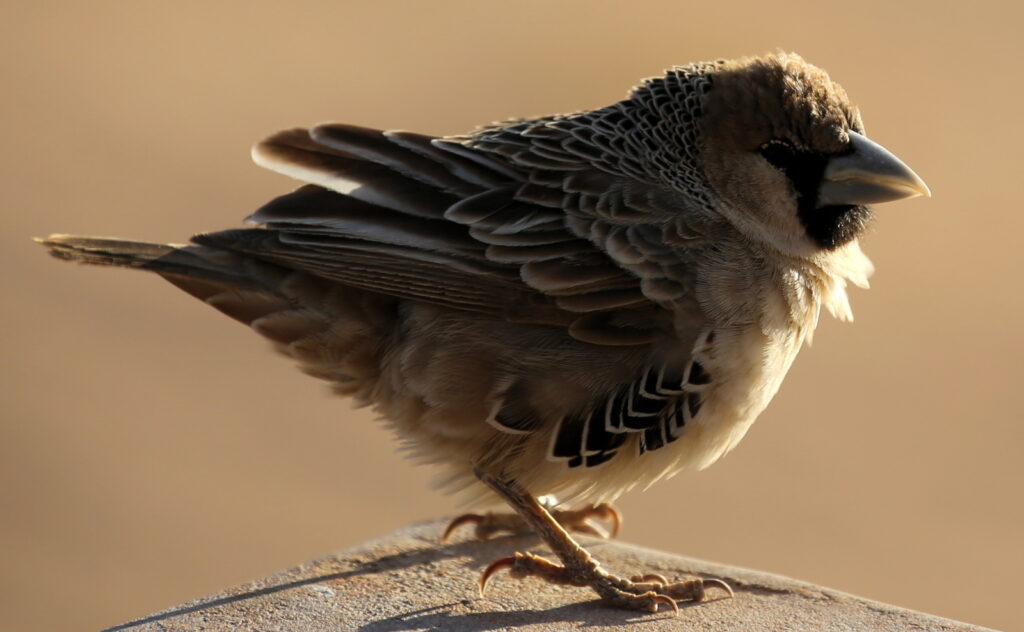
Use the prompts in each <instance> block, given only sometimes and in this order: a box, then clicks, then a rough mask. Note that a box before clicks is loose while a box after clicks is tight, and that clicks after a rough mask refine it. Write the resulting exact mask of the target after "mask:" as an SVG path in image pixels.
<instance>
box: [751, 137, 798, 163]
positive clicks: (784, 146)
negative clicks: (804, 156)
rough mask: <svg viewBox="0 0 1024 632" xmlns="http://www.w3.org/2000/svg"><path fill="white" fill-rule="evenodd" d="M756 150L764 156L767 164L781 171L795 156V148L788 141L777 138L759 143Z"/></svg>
mask: <svg viewBox="0 0 1024 632" xmlns="http://www.w3.org/2000/svg"><path fill="white" fill-rule="evenodd" d="M757 152H758V153H759V154H761V155H762V156H764V159H765V160H767V161H768V164H770V165H772V166H773V167H777V168H779V169H782V170H783V171H785V170H786V168H787V167H789V166H790V165H791V164H793V159H794V158H796V148H794V147H793V145H791V144H790V143H789V142H788V141H784V140H781V139H778V138H776V139H774V140H770V141H768V142H767V143H765V144H763V145H761V147H760V148H758V150H757Z"/></svg>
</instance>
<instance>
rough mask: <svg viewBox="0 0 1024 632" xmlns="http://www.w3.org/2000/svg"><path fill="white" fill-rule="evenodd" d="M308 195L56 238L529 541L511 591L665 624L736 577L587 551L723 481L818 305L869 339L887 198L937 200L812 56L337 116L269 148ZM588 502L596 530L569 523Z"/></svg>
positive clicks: (482, 530)
mask: <svg viewBox="0 0 1024 632" xmlns="http://www.w3.org/2000/svg"><path fill="white" fill-rule="evenodd" d="M252 156H253V159H254V161H255V162H256V163H257V164H259V165H260V166H263V167H266V168H269V169H271V170H273V171H276V172H279V173H281V174H283V175H285V176H289V177H291V178H294V179H296V180H298V181H300V183H301V184H300V186H299V187H298V188H297V189H294V190H293V191H291V192H289V193H285V194H283V195H281V196H280V197H277V198H275V199H273V200H271V201H270V202H268V203H267V204H265V205H264V206H262V207H261V208H259V209H258V210H256V212H255V213H253V214H252V215H250V216H249V217H248V218H247V220H246V223H247V225H246V226H245V227H242V228H232V229H228V230H221V231H216V232H207V233H202V234H198V235H196V236H194V237H192V238H191V241H190V243H188V244H181V245H175V244H162V243H148V242H138V241H128V240H121V239H112V238H99V237H83V236H72V235H63V234H54V235H51V236H50V237H47V238H45V239H39V240H38V241H40V242H41V243H42V244H43V245H44V246H45V247H46V248H47V249H48V250H49V252H50V253H51V254H52V255H54V256H56V257H58V258H62V259H67V260H71V261H77V262H80V263H86V264H97V265H106V266H120V267H129V268H139V269H143V270H148V271H152V272H155V273H156V274H158V275H160V276H161V277H163V278H164V279H166V280H167V281H170V282H171V283H172V284H174V285H175V286H177V287H178V288H180V289H182V290H184V291H185V292H187V293H189V294H191V295H193V296H195V297H196V298H198V299H200V300H202V301H204V302H205V303H207V304H209V305H210V306H211V307H213V308H215V309H217V310H219V311H221V312H223V313H224V314H226V315H228V316H230V317H231V318H234V319H235V320H238V321H240V322H242V323H244V324H245V325H248V326H249V327H250V328H251V329H252V330H254V331H255V332H256V333H258V334H260V335H261V336H262V337H264V338H266V339H268V340H269V341H270V342H271V343H272V344H273V346H274V347H275V348H276V349H277V350H278V351H279V352H281V353H282V354H283V355H285V356H287V357H289V358H291V359H293V360H294V361H295V362H297V364H298V365H299V367H300V368H301V370H303V371H305V372H306V373H308V374H310V375H312V376H315V377H317V378H321V379H323V380H326V381H327V382H328V383H329V384H330V386H331V388H332V389H333V391H335V392H336V393H337V394H339V395H343V396H346V397H350V398H353V399H354V400H355V402H357V403H358V404H361V405H366V406H370V407H372V408H373V409H374V410H375V412H376V413H377V414H378V415H379V417H380V418H381V419H382V420H383V421H384V423H386V425H387V426H389V427H390V429H391V430H392V431H393V432H394V434H395V436H396V438H397V440H398V442H399V443H400V445H401V446H402V448H403V449H404V450H405V451H406V452H408V453H409V455H411V456H412V457H413V458H414V459H416V460H418V461H421V462H425V463H431V464H434V465H435V466H437V467H438V469H439V471H440V476H439V479H438V484H439V486H440V487H441V488H442V489H445V490H447V491H450V492H458V493H462V494H463V495H464V497H465V498H466V500H467V502H468V503H469V506H474V505H476V504H479V505H488V504H490V505H494V504H495V503H501V502H502V501H503V502H504V503H505V504H506V505H507V506H508V507H509V508H510V509H511V510H512V512H511V513H508V514H502V513H499V512H492V513H488V514H475V513H470V514H465V515H463V516H461V517H459V518H457V519H456V520H454V521H453V522H452V523H451V525H450V527H449V529H448V532H447V533H446V534H445V538H446V539H447V537H448V536H449V535H451V533H452V532H453V531H454V530H455V529H456V528H458V527H461V526H462V525H465V524H467V523H474V524H476V527H477V535H478V536H480V537H488V536H489V535H490V534H492V533H494V532H498V531H502V530H509V531H516V530H527V529H529V530H532V531H534V532H536V534H537V535H538V536H539V537H540V538H541V540H542V541H543V542H544V543H545V544H546V546H547V547H548V548H550V549H551V551H552V553H553V554H554V555H555V556H556V557H557V558H558V560H557V562H556V561H551V560H549V559H547V558H545V557H541V556H538V555H535V554H532V553H522V552H518V553H515V554H514V555H511V556H508V557H503V558H501V559H498V560H495V561H494V562H493V563H492V564H490V565H488V566H487V567H486V568H485V569H484V571H483V573H482V574H481V576H480V579H479V588H480V592H481V594H483V590H484V589H485V587H486V586H487V583H488V581H489V579H490V578H491V577H492V576H493V575H494V574H495V573H497V572H499V571H507V572H508V573H509V574H510V576H512V577H515V578H524V577H530V576H532V577H535V578H539V579H540V580H544V581H548V582H553V583H557V584H566V585H571V586H579V587H590V588H592V589H593V590H594V591H595V592H596V593H597V594H598V595H599V596H600V597H601V598H602V599H603V600H604V601H605V602H607V603H609V604H611V605H613V606H618V607H622V608H627V609H634V610H639V611H646V612H656V611H658V609H659V607H660V606H662V605H664V606H667V607H668V608H670V609H673V610H675V611H676V612H678V605H677V602H679V601H683V600H696V601H699V600H703V599H706V598H707V596H708V593H709V590H710V589H712V588H715V589H721V590H723V591H726V592H728V594H729V595H732V591H731V589H730V588H729V586H728V584H726V583H725V582H724V581H722V580H720V579H716V578H700V577H698V578H688V579H684V580H680V581H669V580H668V579H666V578H665V577H663V576H661V575H658V574H656V573H643V572H640V573H639V574H637V575H633V576H630V577H628V578H627V577H620V576H617V575H614V574H612V573H610V572H608V571H606V570H604V569H603V568H602V567H601V565H600V563H599V561H598V560H597V559H596V558H594V557H593V556H592V555H591V554H590V553H589V552H588V551H587V550H586V549H585V548H584V547H583V546H581V545H580V543H579V542H578V541H577V539H576V538H574V537H573V535H572V534H571V533H570V531H582V532H590V533H594V532H597V531H599V530H598V529H595V528H594V527H593V525H592V524H591V522H590V520H592V519H597V520H600V519H606V520H611V521H612V522H613V523H614V528H613V532H614V531H617V526H618V521H619V516H618V513H617V512H616V511H615V510H614V508H613V506H612V505H611V504H610V503H612V502H613V501H614V500H615V499H616V498H618V497H619V496H620V495H621V494H622V493H624V492H626V491H628V490H630V489H632V488H635V487H646V486H648V485H650V484H652V483H654V482H656V481H658V480H660V479H664V478H666V477H669V476H672V475H674V474H676V473H677V472H680V471H682V470H687V469H688V470H700V469H703V468H706V467H707V466H709V465H711V464H712V463H714V462H715V461H716V460H717V459H719V458H720V457H721V456H722V455H724V454H725V453H727V452H728V451H729V450H731V449H732V448H733V447H734V446H736V444H737V443H738V442H739V441H740V439H742V437H743V436H744V434H745V433H746V432H747V430H748V428H749V427H750V426H751V424H752V423H753V422H754V420H755V419H756V418H757V417H758V415H759V414H760V413H761V412H762V411H763V410H764V409H765V407H766V406H767V405H768V404H769V402H770V400H771V399H772V397H773V396H774V395H775V393H776V391H777V390H778V389H779V386H780V384H781V382H782V380H783V378H784V376H785V375H786V373H787V371H788V369H789V368H790V365H791V363H792V362H793V360H794V358H795V356H796V355H797V353H798V351H799V350H800V349H801V347H802V346H803V345H804V344H805V343H808V342H809V341H810V340H811V338H812V335H813V332H814V329H815V327H816V325H817V322H818V318H819V314H820V312H821V310H822V309H825V310H826V311H828V312H830V313H831V314H832V315H833V316H835V317H837V318H839V319H841V320H849V319H850V318H851V310H850V305H849V298H848V291H847V290H848V288H849V287H850V286H851V285H852V286H856V287H862V288H866V287H867V285H868V277H869V276H870V274H871V273H872V264H871V262H870V261H869V259H868V258H867V257H866V255H865V254H864V253H863V252H862V250H861V248H860V238H861V237H862V236H863V235H864V233H865V230H866V229H867V227H868V226H869V225H870V224H871V222H872V219H873V217H874V211H873V210H872V205H875V204H880V203H884V202H889V201H895V200H900V199H905V198H911V197H915V196H930V195H931V194H930V191H929V189H928V187H927V186H926V185H925V183H924V181H923V180H922V179H921V178H920V177H919V176H918V175H917V174H915V173H914V171H913V170H911V169H910V168H909V167H908V166H907V165H906V164H905V163H903V162H902V161H901V160H900V159H898V158H897V157H896V156H895V155H894V154H893V153H891V152H890V151H889V150H887V149H885V148H884V147H883V146H881V145H879V144H877V143H876V142H875V141H874V140H872V139H870V138H869V137H868V136H867V134H866V132H865V129H864V125H863V122H862V120H861V115H860V112H859V110H858V108H857V107H856V106H855V105H853V104H852V102H851V101H850V99H849V97H848V96H847V94H846V92H845V91H844V90H843V88H842V87H841V86H840V85H839V84H838V83H836V82H834V81H833V80H832V79H831V78H830V76H829V75H828V74H827V73H826V72H825V71H824V70H822V69H820V68H818V67H816V66H814V65H812V64H810V63H808V62H806V61H805V60H804V59H803V58H802V57H800V56H799V55H797V54H795V53H788V52H782V51H776V52H773V53H769V54H764V55H759V56H751V57H743V58H738V59H731V60H727V59H719V60H715V61H709V62H697V63H691V64H688V65H684V66H676V67H673V68H671V69H669V70H667V71H666V72H665V73H663V74H662V75H660V76H657V77H654V78H650V79H646V80H644V81H643V82H642V83H641V84H640V85H639V86H637V87H635V88H633V89H632V90H631V92H629V94H628V96H627V97H626V98H625V99H623V100H621V101H618V102H615V103H613V104H611V105H608V106H606V107H600V108H597V109H593V110H583V111H578V112H573V113H569V114H559V115H552V116H541V117H534V118H523V119H513V120H507V121H502V122H497V123H492V124H489V125H485V126H482V127H480V128H478V129H476V130H474V131H472V132H469V133H466V134H463V135H456V136H443V137H434V136H430V135H425V134H419V133H414V132H407V131H394V130H393V131H380V130H376V129H370V128H365V127H360V126H356V125H350V124H340V123H325V124H319V125H315V126H313V127H310V128H295V129H288V130H285V131H282V132H278V133H276V134H273V135H271V136H270V137H268V138H267V139H265V140H263V141H262V142H260V143H258V144H257V145H255V147H254V148H253V150H252ZM571 506H579V507H580V508H579V509H576V510H572V509H568V507H571Z"/></svg>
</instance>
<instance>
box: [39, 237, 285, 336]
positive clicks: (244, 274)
mask: <svg viewBox="0 0 1024 632" xmlns="http://www.w3.org/2000/svg"><path fill="white" fill-rule="evenodd" d="M35 241H37V242H38V243H41V244H42V245H43V246H45V247H46V249H47V250H48V251H49V253H50V254H51V255H53V256H54V257H57V258H58V259H64V260H67V261H74V262H77V263H84V264H89V265H100V266H114V267H124V268H138V269H141V270H148V271H150V272H155V273H156V274H159V275H160V276H162V277H163V278H164V279H166V280H168V281H170V282H171V283H172V284H174V285H175V286H176V287H178V288H180V289H182V290H184V291H185V292H188V293H189V294H191V295H192V296H195V297H196V298H198V299H199V300H201V301H203V302H205V303H207V304H209V305H211V306H212V307H214V308H216V309H218V310H219V311H221V312H223V313H225V314H227V315H228V316H230V317H232V318H234V319H235V320H238V321H240V322H243V323H245V324H247V325H248V324H251V323H252V322H253V321H254V320H256V319H258V318H261V317H262V316H264V315H266V314H268V313H271V312H274V311H278V310H281V309H283V308H285V307H286V306H287V301H286V300H285V299H284V297H282V296H281V295H280V292H279V291H278V289H277V285H278V282H279V281H280V277H281V276H282V275H281V273H280V271H279V270H278V268H277V266H274V265H272V264H265V263H259V262H256V261H253V260H251V259H247V258H245V257H242V256H239V255H236V254H233V253H230V252H225V251H223V250H217V249H215V248H208V247H206V246H196V245H176V244H155V243H149V242H144V241H127V240H123V239H112V238H105V237H82V236H77V235H50V236H49V237H47V238H45V239H39V238H37V239H36V240H35ZM275 272H277V274H275Z"/></svg>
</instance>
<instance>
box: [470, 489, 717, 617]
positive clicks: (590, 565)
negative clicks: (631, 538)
mask: <svg viewBox="0 0 1024 632" xmlns="http://www.w3.org/2000/svg"><path fill="white" fill-rule="evenodd" d="M476 474H477V476H478V477H479V478H480V480H481V481H483V482H484V483H485V484H486V485H487V486H488V487H490V488H491V489H493V490H494V491H495V492H497V494H498V495H499V496H501V497H502V498H504V499H505V500H506V501H507V502H508V503H509V504H510V505H511V506H512V508H513V509H515V511H516V513H518V514H519V515H520V516H521V517H522V518H523V520H524V521H525V522H526V523H527V524H529V525H530V527H531V528H532V529H533V530H534V531H536V532H537V535H539V536H540V537H541V539H542V540H544V543H545V544H547V545H548V546H549V547H550V548H551V550H552V551H553V552H554V553H555V555H557V556H558V559H559V560H561V562H562V565H561V566H559V565H557V564H555V563H553V562H550V561H548V560H546V559H544V558H543V557H540V556H537V555H533V554H531V553H516V554H515V555H514V556H512V557H505V558H501V559H499V560H496V561H494V562H492V563H491V564H490V565H489V566H488V567H487V568H486V569H485V570H484V572H483V575H481V577H480V593H481V594H483V591H484V589H485V588H486V587H487V581H488V580H489V579H490V578H491V576H492V575H493V574H494V573H496V572H497V571H499V570H505V569H507V570H508V571H509V573H510V574H511V575H512V576H513V577H516V578H519V577H526V576H529V575H532V576H535V577H539V578H541V579H543V580H545V581H548V582H551V583H554V584H567V585H570V586H590V587H591V588H593V589H594V591H595V592H597V594H598V595H600V596H601V598H602V599H603V600H604V601H606V602H608V603H609V604H611V605H613V606H618V607H620V608H629V609H633V610H644V611H647V612H656V611H657V610H658V605H659V604H666V605H668V606H669V607H671V608H672V609H673V610H675V611H678V607H677V606H676V602H677V601H686V600H692V601H702V600H703V599H704V597H705V594H706V589H707V588H709V587H712V586H713V587H718V588H721V589H723V590H724V591H726V592H728V593H729V596H730V597H731V596H732V589H731V588H729V585H728V584H726V583H725V582H723V581H721V580H718V579H708V580H704V579H700V578H695V579H688V580H684V581H681V582H675V583H669V582H668V581H667V580H665V578H664V577H662V576H660V575H656V574H647V575H639V576H634V577H633V578H631V579H624V578H621V577H616V576H615V575H612V574H611V573H608V572H606V571H604V570H603V569H601V565H600V564H599V563H598V562H597V561H596V560H595V559H594V558H593V557H591V556H590V553H588V552H587V551H586V549H584V548H583V547H582V546H580V545H579V544H578V543H577V542H576V541H575V540H573V539H572V536H570V535H569V533H568V532H567V531H566V530H565V529H563V528H562V526H561V525H559V524H558V522H556V521H555V519H554V518H553V517H552V516H551V514H550V513H549V512H548V510H547V509H545V508H544V506H543V505H542V504H541V503H540V502H538V501H537V499H536V498H534V497H533V496H532V495H531V494H529V493H528V492H527V491H526V490H524V489H523V488H522V487H520V486H519V485H517V484H516V483H514V482H512V481H509V480H506V479H503V478H501V477H498V476H493V475H490V474H487V473H485V472H481V471H479V470H477V471H476Z"/></svg>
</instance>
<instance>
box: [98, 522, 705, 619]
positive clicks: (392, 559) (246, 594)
mask: <svg viewBox="0 0 1024 632" xmlns="http://www.w3.org/2000/svg"><path fill="white" fill-rule="evenodd" d="M415 537H416V539H418V540H419V541H421V542H422V543H423V544H424V546H423V547H422V548H416V549H413V550H409V551H402V552H399V553H395V554H392V555H384V556H374V555H372V553H370V552H367V553H366V554H363V555H364V556H365V557H366V558H367V559H366V560H365V561H359V558H360V555H358V554H357V555H355V556H351V557H346V558H345V561H347V562H348V563H350V564H354V567H353V568H350V569H348V570H344V571H339V572H335V573H321V574H314V575H312V576H310V577H304V578H302V579H296V580H292V581H287V582H283V583H278V584H273V583H270V584H268V585H262V586H259V585H257V586H255V587H251V588H249V589H248V590H243V591H241V592H236V593H232V594H228V595H224V596H221V597H215V598H212V599H205V600H198V601H193V602H190V603H186V604H184V605H181V606H178V607H176V608H171V609H169V610H165V611H163V612H159V613H157V614H153V615H150V616H148V617H143V618H140V619H136V620H134V621H129V622H127V623H123V624H120V625H116V626H113V627H110V628H106V629H105V630H103V631H102V632H120V631H121V630H129V629H131V628H133V627H135V626H141V625H146V624H151V623H157V622H161V621H166V620H168V619H173V618H175V617H179V616H183V615H187V614H191V613H196V612H202V611H205V610H210V609H212V608H218V607H221V606H227V605H230V604H234V603H239V602H243V601H246V600H249V599H255V598H258V597H263V596H265V595H271V594H275V593H279V592H283V591H286V590H292V589H294V588H301V587H303V586H309V585H312V584H320V583H326V582H331V581H336V580H345V579H350V578H353V577H358V576H361V575H372V574H382V573H387V572H390V571H397V570H401V569H405V568H411V567H415V566H421V565H426V564H430V563H434V562H437V561H439V560H444V559H450V558H466V565H467V566H469V567H473V566H475V567H476V568H478V569H483V568H484V566H486V564H488V563H489V562H492V561H493V560H494V557H495V554H496V553H495V549H498V548H500V550H501V551H506V552H511V551H525V550H528V549H530V548H532V547H535V546H537V545H538V544H540V542H539V540H538V538H536V537H535V536H533V535H531V534H524V535H516V536H507V537H499V538H494V539H492V540H488V541H485V542H481V541H478V540H469V541H465V542H459V543H455V544H448V545H439V544H438V543H437V540H436V539H434V538H431V537H427V536H422V535H420V536H415ZM602 543H603V541H600V540H597V541H595V542H594V543H593V544H589V546H591V547H592V548H600V546H601V544H602ZM506 554H507V553H506ZM331 563H336V561H335V558H325V559H324V560H321V561H319V562H314V563H313V566H314V569H315V567H316V566H321V565H325V564H331ZM314 572H315V570H314ZM266 581H267V582H273V578H272V577H271V578H269V579H268V580H266ZM471 603H472V602H471V601H470V600H469V599H465V600H461V601H455V602H451V603H447V604H442V605H438V606H432V607H429V608H421V609H418V610H412V611H410V612H407V613H404V614H400V615H396V616H393V617H389V618H387V619H382V620H380V621H374V622H371V623H368V624H366V625H364V626H363V627H361V628H359V629H360V630H364V631H366V632H389V631H399V630H423V629H448V628H449V627H451V626H455V625H456V624H458V625H462V626H464V627H463V628H462V629H472V630H497V629H502V628H514V627H519V626H525V625H535V624H538V623H547V622H570V621H576V622H578V623H580V624H583V625H585V626H599V625H605V626H607V625H623V626H626V625H636V624H639V623H642V622H643V621H645V620H646V621H650V620H652V618H651V617H650V616H649V615H639V613H636V612H632V611H624V610H617V609H612V608H607V607H604V606H603V605H602V604H601V602H599V601H583V602H578V603H572V604H567V605H564V606H560V607H555V608H550V609H543V610H534V609H528V610H527V609H524V610H512V611H510V610H507V609H502V610H495V611H488V612H454V611H452V609H453V608H455V607H458V606H460V605H461V606H467V605H468V604H471ZM686 605H687V604H680V607H685V606H686ZM461 609H462V608H460V610H461ZM654 619H657V617H656V618H654ZM465 626H468V628H467V627H465Z"/></svg>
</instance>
